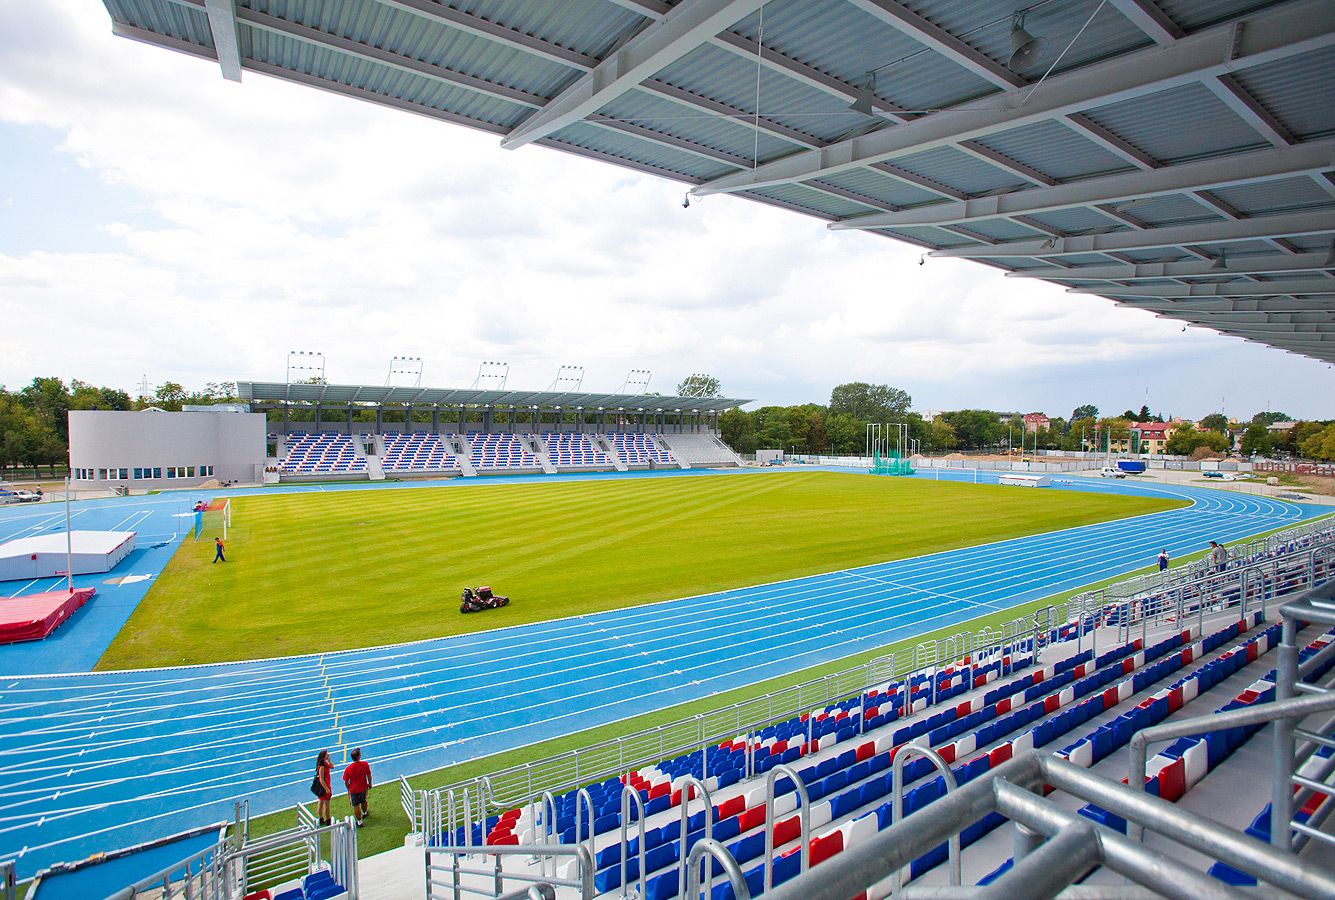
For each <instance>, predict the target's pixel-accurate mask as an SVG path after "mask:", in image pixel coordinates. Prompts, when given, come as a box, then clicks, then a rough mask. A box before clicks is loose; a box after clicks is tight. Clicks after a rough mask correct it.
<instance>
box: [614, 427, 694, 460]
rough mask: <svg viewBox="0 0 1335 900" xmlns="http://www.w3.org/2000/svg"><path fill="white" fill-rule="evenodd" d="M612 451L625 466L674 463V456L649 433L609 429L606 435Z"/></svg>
mask: <svg viewBox="0 0 1335 900" xmlns="http://www.w3.org/2000/svg"><path fill="white" fill-rule="evenodd" d="M606 437H607V442H608V444H609V445H610V446H611V447H612V452H613V453H615V454H616V455H617V457H618V458H620V460H621V461H622V462H623V463H625V464H626V465H627V466H650V465H669V466H670V465H675V464H676V462H677V460H676V458H675V457H674V456H673V455H672V454H671V453H670V452H668V451H667V450H664V449H662V448H661V447H659V446H658V444H657V443H656V442H655V441H654V436H653V435H651V434H640V433H638V432H631V431H609V432H608V433H607V435H606Z"/></svg>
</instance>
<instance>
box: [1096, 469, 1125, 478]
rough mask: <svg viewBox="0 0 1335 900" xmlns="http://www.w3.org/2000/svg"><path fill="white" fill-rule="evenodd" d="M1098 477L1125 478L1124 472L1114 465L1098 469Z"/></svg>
mask: <svg viewBox="0 0 1335 900" xmlns="http://www.w3.org/2000/svg"><path fill="white" fill-rule="evenodd" d="M1099 477H1100V478H1125V477H1126V473H1125V472H1123V471H1122V470H1121V469H1119V468H1117V467H1116V466H1104V467H1103V468H1102V469H1099Z"/></svg>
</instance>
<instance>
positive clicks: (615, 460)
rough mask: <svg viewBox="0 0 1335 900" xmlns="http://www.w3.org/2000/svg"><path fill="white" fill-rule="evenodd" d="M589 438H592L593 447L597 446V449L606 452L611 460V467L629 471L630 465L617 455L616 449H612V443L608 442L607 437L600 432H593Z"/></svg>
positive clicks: (620, 470)
mask: <svg viewBox="0 0 1335 900" xmlns="http://www.w3.org/2000/svg"><path fill="white" fill-rule="evenodd" d="M590 440H592V442H593V446H594V447H597V448H598V449H599V450H601V451H603V452H604V453H606V454H607V458H608V459H610V460H611V461H612V465H613V467H615V468H616V470H617V471H618V472H629V471H630V466H628V465H626V463H625V462H624V461H623V460H622V459H621V457H620V456H617V454H616V451H615V450H613V449H612V445H611V444H610V443H608V441H607V438H605V437H603V436H602V435H601V434H595V435H594V436H593V437H592V438H591V439H590Z"/></svg>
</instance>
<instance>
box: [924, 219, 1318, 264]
mask: <svg viewBox="0 0 1335 900" xmlns="http://www.w3.org/2000/svg"><path fill="white" fill-rule="evenodd" d="M1333 231H1335V217H1332V216H1331V214H1330V212H1329V211H1327V210H1318V211H1315V212H1301V213H1286V214H1284V215H1280V216H1265V217H1263V218H1255V219H1243V220H1242V221H1241V222H1230V221H1223V222H1205V223H1200V224H1195V225H1170V226H1168V227H1166V228H1149V229H1146V230H1145V231H1119V232H1111V233H1107V234H1082V235H1070V236H1068V237H1061V238H1055V239H1051V238H1050V239H1049V240H1055V243H1054V246H1051V247H1045V246H1043V244H1044V243H1046V242H1045V241H1038V240H1025V241H1009V242H1007V243H1004V244H1000V245H998V246H996V247H949V248H946V249H942V250H933V251H932V253H931V255H932V256H940V257H957V258H961V259H972V258H975V257H987V258H992V259H996V258H1001V257H1015V256H1023V257H1034V256H1037V257H1042V256H1071V255H1076V254H1081V253H1102V252H1104V251H1107V250H1143V249H1147V248H1151V247H1181V246H1183V245H1184V244H1216V243H1233V242H1236V241H1249V240H1257V239H1262V238H1266V237H1285V236H1302V235H1309V234H1325V233H1330V232H1333ZM1185 249H1187V250H1190V249H1191V248H1190V247H1187V248H1185ZM1204 255H1206V256H1208V254H1204Z"/></svg>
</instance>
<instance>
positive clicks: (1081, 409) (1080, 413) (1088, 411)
mask: <svg viewBox="0 0 1335 900" xmlns="http://www.w3.org/2000/svg"><path fill="white" fill-rule="evenodd" d="M1098 417H1099V408H1098V407H1097V406H1095V405H1094V404H1092V403H1086V404H1085V405H1084V406H1077V407H1076V408H1075V409H1073V410H1071V421H1072V422H1074V421H1075V420H1076V419H1097V418H1098Z"/></svg>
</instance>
